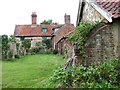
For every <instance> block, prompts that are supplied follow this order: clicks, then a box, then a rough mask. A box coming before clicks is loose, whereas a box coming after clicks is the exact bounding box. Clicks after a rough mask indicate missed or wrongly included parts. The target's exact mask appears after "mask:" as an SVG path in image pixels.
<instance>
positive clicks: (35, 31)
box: [14, 25, 62, 36]
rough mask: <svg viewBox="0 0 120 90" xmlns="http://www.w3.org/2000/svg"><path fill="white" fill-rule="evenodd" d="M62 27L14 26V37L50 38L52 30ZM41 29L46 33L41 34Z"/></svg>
mask: <svg viewBox="0 0 120 90" xmlns="http://www.w3.org/2000/svg"><path fill="white" fill-rule="evenodd" d="M59 26H62V25H16V27H15V32H14V36H51V33H52V32H53V30H52V29H53V28H55V27H59ZM42 28H47V33H42Z"/></svg>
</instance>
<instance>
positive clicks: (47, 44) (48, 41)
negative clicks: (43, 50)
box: [43, 39, 52, 49]
mask: <svg viewBox="0 0 120 90" xmlns="http://www.w3.org/2000/svg"><path fill="white" fill-rule="evenodd" d="M43 43H45V44H46V46H47V48H48V49H49V48H51V47H52V43H51V39H47V40H44V41H43Z"/></svg>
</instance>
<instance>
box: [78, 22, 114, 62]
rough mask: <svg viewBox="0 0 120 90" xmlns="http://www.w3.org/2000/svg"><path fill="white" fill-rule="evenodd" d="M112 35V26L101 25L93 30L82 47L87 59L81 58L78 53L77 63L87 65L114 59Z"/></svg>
mask: <svg viewBox="0 0 120 90" xmlns="http://www.w3.org/2000/svg"><path fill="white" fill-rule="evenodd" d="M113 36H114V33H113V26H112V24H105V23H102V24H101V25H99V26H98V27H96V28H95V29H93V30H92V31H91V32H90V34H89V35H88V40H87V42H86V44H85V46H84V48H85V49H84V50H85V51H86V55H87V56H88V57H87V58H82V57H81V56H80V55H79V52H77V51H76V55H77V56H78V60H79V61H78V63H81V62H82V61H83V62H84V64H89V63H91V62H95V61H97V60H101V59H104V60H105V59H109V58H115V53H114V37H113Z"/></svg>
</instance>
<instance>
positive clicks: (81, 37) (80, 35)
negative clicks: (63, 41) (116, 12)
mask: <svg viewBox="0 0 120 90" xmlns="http://www.w3.org/2000/svg"><path fill="white" fill-rule="evenodd" d="M101 22H103V20H102V21H87V22H80V23H79V26H78V27H77V28H76V33H75V34H73V35H69V37H68V38H67V40H68V41H71V42H75V44H76V46H77V49H78V50H80V55H82V56H83V57H87V55H86V54H85V51H84V44H85V43H86V40H87V38H88V37H87V36H88V34H89V32H90V31H91V30H92V29H93V28H94V27H96V26H97V25H99V24H100V23H101Z"/></svg>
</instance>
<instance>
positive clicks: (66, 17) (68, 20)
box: [64, 13, 70, 24]
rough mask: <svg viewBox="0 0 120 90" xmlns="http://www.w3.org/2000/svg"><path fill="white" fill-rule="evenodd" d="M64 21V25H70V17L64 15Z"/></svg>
mask: <svg viewBox="0 0 120 90" xmlns="http://www.w3.org/2000/svg"><path fill="white" fill-rule="evenodd" d="M64 19H65V24H70V15H66V13H65V16H64Z"/></svg>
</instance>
